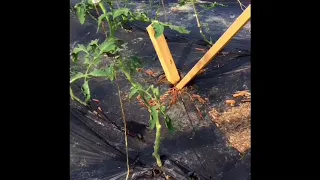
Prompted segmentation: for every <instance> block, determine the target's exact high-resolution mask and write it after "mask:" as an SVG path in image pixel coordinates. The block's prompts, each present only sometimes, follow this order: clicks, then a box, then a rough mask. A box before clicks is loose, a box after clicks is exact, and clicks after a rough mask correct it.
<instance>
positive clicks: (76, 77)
mask: <svg viewBox="0 0 320 180" xmlns="http://www.w3.org/2000/svg"><path fill="white" fill-rule="evenodd" d="M84 77H85V75H84V74H83V73H81V72H78V73H77V74H76V75H74V76H73V77H72V78H71V79H70V83H72V82H74V81H76V80H77V79H80V78H84Z"/></svg>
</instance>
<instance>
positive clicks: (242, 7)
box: [237, 0, 247, 11]
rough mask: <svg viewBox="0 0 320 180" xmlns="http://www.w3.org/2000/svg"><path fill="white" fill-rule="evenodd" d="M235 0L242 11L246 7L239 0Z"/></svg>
mask: <svg viewBox="0 0 320 180" xmlns="http://www.w3.org/2000/svg"><path fill="white" fill-rule="evenodd" d="M237 1H238V3H239V5H240V8H241V9H242V11H244V10H245V9H246V8H247V7H246V6H245V5H243V4H242V3H241V1H240V0H237Z"/></svg>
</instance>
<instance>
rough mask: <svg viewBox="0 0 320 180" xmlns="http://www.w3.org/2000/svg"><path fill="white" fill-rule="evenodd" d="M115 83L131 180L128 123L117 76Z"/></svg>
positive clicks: (127, 177) (128, 172)
mask: <svg viewBox="0 0 320 180" xmlns="http://www.w3.org/2000/svg"><path fill="white" fill-rule="evenodd" d="M115 81H116V84H117V88H118V96H119V101H120V106H121V113H122V119H123V124H124V140H125V144H126V156H127V176H126V180H128V179H129V174H130V165H129V151H128V136H127V121H126V116H125V114H124V109H123V104H122V99H121V91H120V87H119V84H118V82H117V77H116V75H115Z"/></svg>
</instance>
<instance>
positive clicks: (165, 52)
mask: <svg viewBox="0 0 320 180" xmlns="http://www.w3.org/2000/svg"><path fill="white" fill-rule="evenodd" d="M147 31H148V33H149V36H150V39H151V41H152V44H153V47H154V49H155V50H156V52H157V55H158V58H159V60H160V63H161V66H162V69H163V71H164V73H165V75H166V77H167V80H168V81H169V82H170V83H172V84H174V85H175V84H177V82H178V81H179V80H180V76H179V73H178V70H177V68H176V65H175V63H174V61H173V58H172V55H171V52H170V50H169V46H168V44H167V41H166V39H165V37H164V35H161V36H160V37H159V38H157V39H156V38H155V36H154V35H155V31H154V29H153V27H152V25H149V26H148V27H147Z"/></svg>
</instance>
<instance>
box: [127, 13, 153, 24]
mask: <svg viewBox="0 0 320 180" xmlns="http://www.w3.org/2000/svg"><path fill="white" fill-rule="evenodd" d="M132 16H133V19H130V20H131V21H132V20H138V21H142V22H150V21H151V20H150V18H149V17H148V16H147V15H146V14H145V13H135V14H133V15H132Z"/></svg>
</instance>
